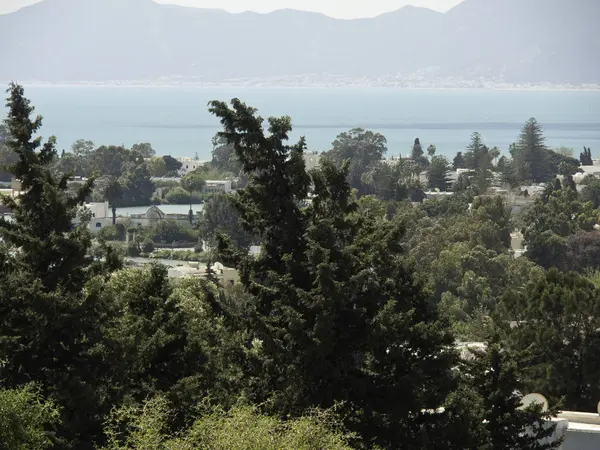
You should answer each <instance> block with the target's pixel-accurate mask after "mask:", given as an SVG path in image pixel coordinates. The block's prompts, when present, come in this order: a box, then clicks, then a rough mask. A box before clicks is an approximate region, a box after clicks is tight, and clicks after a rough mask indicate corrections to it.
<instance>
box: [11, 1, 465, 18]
mask: <svg viewBox="0 0 600 450" xmlns="http://www.w3.org/2000/svg"><path fill="white" fill-rule="evenodd" d="M37 1H39V0H0V14H5V13H9V12H12V11H15V10H17V9H19V8H21V7H23V6H26V5H30V4H32V3H36V2H37ZM123 1H127V0H123ZM157 1H158V3H175V4H178V5H183V6H194V7H199V8H200V7H202V8H219V9H225V10H227V11H230V12H241V11H247V10H250V11H256V12H270V11H273V10H275V9H284V8H291V9H300V10H305V11H315V12H321V13H323V14H326V15H328V16H331V17H337V18H343V19H355V18H359V17H373V16H376V15H378V14H382V13H385V12H389V11H394V10H397V9H400V8H402V7H403V6H406V5H413V6H423V7H426V8H431V9H434V10H437V11H447V10H448V9H450V8H452V7H453V6H455V5H456V4H458V3H460V2H461V0H157Z"/></svg>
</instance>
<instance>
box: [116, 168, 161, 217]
mask: <svg viewBox="0 0 600 450" xmlns="http://www.w3.org/2000/svg"><path fill="white" fill-rule="evenodd" d="M119 183H121V186H123V188H124V193H123V198H122V200H121V201H122V205H123V206H147V205H149V204H150V202H151V199H152V195H153V194H154V190H155V186H154V183H153V182H152V177H151V176H150V172H149V171H148V167H147V165H146V164H145V163H144V162H142V163H141V164H133V167H132V170H131V171H127V172H125V173H124V174H123V176H122V177H121V178H119Z"/></svg>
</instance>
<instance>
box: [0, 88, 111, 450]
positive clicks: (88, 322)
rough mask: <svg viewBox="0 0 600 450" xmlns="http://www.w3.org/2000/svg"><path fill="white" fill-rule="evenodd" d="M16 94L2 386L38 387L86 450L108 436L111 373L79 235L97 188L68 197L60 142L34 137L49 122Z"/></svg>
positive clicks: (0, 258) (83, 237)
mask: <svg viewBox="0 0 600 450" xmlns="http://www.w3.org/2000/svg"><path fill="white" fill-rule="evenodd" d="M8 94H9V96H8V99H7V109H8V117H7V119H6V122H5V123H6V126H7V128H8V130H9V136H10V137H9V139H8V141H7V146H8V147H9V148H10V149H11V150H12V151H13V152H15V154H16V155H17V156H18V161H17V162H16V163H15V164H14V165H13V166H12V167H11V172H12V173H13V175H14V176H15V178H16V179H18V180H19V181H20V182H21V186H22V190H23V191H22V194H21V195H20V197H19V198H18V200H17V199H13V198H9V197H4V198H3V201H4V203H5V204H6V205H7V206H9V208H10V209H11V210H12V212H13V217H14V220H12V221H5V220H1V221H0V238H1V240H2V247H1V249H0V264H1V265H2V274H3V276H2V278H1V279H0V283H1V286H0V317H2V320H1V321H0V361H2V379H3V381H4V382H5V383H6V385H7V386H8V387H11V388H14V387H18V386H21V385H23V384H25V383H30V382H35V383H36V384H38V385H39V386H40V388H41V389H42V393H43V394H44V396H45V397H47V398H52V399H53V400H54V401H55V402H56V403H57V404H58V405H59V406H60V407H61V409H62V419H63V423H64V427H63V428H62V430H61V437H64V438H66V439H67V442H65V443H64V446H63V448H69V445H71V446H73V447H78V446H79V445H82V444H81V443H82V442H89V441H90V440H91V439H93V437H94V435H95V434H96V433H97V432H99V431H100V428H99V427H100V420H99V416H98V407H99V404H100V403H101V400H100V398H99V397H98V391H97V390H96V387H97V383H98V377H99V376H100V375H101V373H102V370H103V369H102V368H103V365H102V364H101V361H99V360H98V358H97V356H95V355H93V354H92V349H93V348H94V347H95V346H96V345H97V344H98V342H99V339H100V335H99V334H100V333H99V326H100V323H101V322H102V314H103V313H102V309H103V308H102V306H101V305H99V303H98V301H97V298H96V297H95V296H94V295H92V294H90V293H89V292H88V291H86V289H85V286H86V283H87V281H88V280H89V278H90V276H92V275H93V269H94V267H95V265H93V258H92V257H91V256H89V250H90V246H91V241H92V238H91V235H90V232H89V231H88V229H87V227H85V226H81V227H77V228H73V225H72V222H73V219H74V218H75V217H76V215H77V212H78V209H79V208H80V207H81V206H82V204H83V202H84V199H85V197H86V196H88V195H89V193H90V191H91V187H92V180H90V181H88V182H86V183H85V184H84V185H83V186H82V187H81V189H79V190H78V191H77V192H76V193H69V192H68V190H67V181H68V177H67V176H62V177H60V178H56V177H55V176H54V174H53V172H52V170H51V168H50V167H51V165H52V163H53V161H54V159H55V158H56V150H55V142H56V140H55V138H54V137H51V138H50V139H48V141H47V142H46V143H44V144H42V140H41V138H39V137H37V138H36V137H34V135H35V134H36V133H37V132H38V131H39V129H40V127H41V125H42V119H41V117H40V116H38V117H36V118H35V119H33V120H31V119H30V115H31V114H32V113H33V111H34V108H33V107H32V106H31V104H30V102H29V100H27V99H26V98H25V97H24V91H23V88H22V87H21V86H18V85H16V84H11V85H10V87H9V90H8ZM79 448H85V447H79Z"/></svg>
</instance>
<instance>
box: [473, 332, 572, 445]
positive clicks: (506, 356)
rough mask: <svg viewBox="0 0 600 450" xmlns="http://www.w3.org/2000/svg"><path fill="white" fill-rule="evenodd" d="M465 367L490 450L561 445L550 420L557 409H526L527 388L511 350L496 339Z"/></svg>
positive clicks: (535, 407)
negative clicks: (524, 400)
mask: <svg viewBox="0 0 600 450" xmlns="http://www.w3.org/2000/svg"><path fill="white" fill-rule="evenodd" d="M473 353H474V355H473V356H474V357H473V358H472V359H470V360H468V361H467V362H466V364H465V366H466V372H467V373H468V374H469V381H468V382H469V384H471V386H472V388H473V389H474V390H475V391H476V392H477V394H478V396H479V397H480V398H481V403H480V405H479V407H480V408H481V412H480V414H481V419H483V420H482V423H483V428H484V433H483V434H484V436H485V437H484V442H483V443H481V444H480V446H478V448H482V449H489V450H514V449H519V450H550V449H555V448H558V447H560V444H561V442H560V441H558V442H556V441H554V442H550V441H551V438H552V437H553V434H554V430H555V429H556V425H555V424H552V422H551V421H550V420H551V418H552V417H553V416H555V415H556V413H557V411H556V410H550V411H545V412H542V410H541V406H542V405H537V406H536V405H534V406H531V407H528V408H523V407H522V404H521V400H522V398H523V395H524V393H523V390H524V388H525V386H524V384H523V382H522V380H521V376H520V373H519V370H518V367H517V363H516V360H515V357H514V356H513V354H512V353H511V351H509V350H507V349H503V348H502V346H501V344H500V340H499V339H498V338H495V339H494V340H492V342H490V343H489V344H488V346H487V348H486V350H485V351H477V350H474V351H473Z"/></svg>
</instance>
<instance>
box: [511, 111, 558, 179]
mask: <svg viewBox="0 0 600 450" xmlns="http://www.w3.org/2000/svg"><path fill="white" fill-rule="evenodd" d="M514 150H515V154H514V155H513V160H514V164H515V174H516V176H517V180H519V182H525V181H530V182H533V183H544V182H546V181H548V180H549V179H551V178H552V177H553V176H554V175H555V174H556V172H554V173H552V171H551V169H550V167H549V162H548V148H547V147H546V140H545V138H544V134H543V131H542V127H541V125H540V124H539V123H538V122H537V120H535V119H534V118H533V117H532V118H531V119H529V120H528V121H527V122H525V125H523V128H522V130H521V135H520V137H519V142H517V144H516V147H515V149H514Z"/></svg>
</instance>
